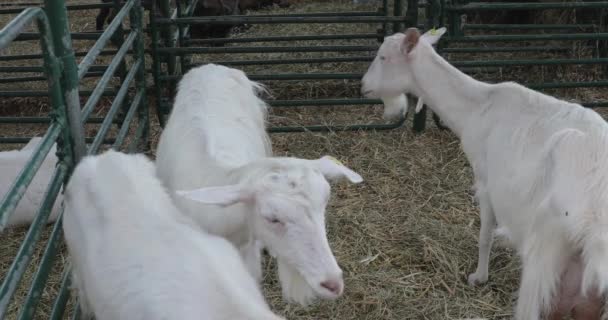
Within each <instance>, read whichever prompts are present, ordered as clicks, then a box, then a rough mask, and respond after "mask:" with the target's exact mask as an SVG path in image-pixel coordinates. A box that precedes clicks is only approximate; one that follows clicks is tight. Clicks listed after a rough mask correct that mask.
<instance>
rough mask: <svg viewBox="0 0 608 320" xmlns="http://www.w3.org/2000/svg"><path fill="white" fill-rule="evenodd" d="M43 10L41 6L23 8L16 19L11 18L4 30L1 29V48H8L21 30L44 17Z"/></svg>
mask: <svg viewBox="0 0 608 320" xmlns="http://www.w3.org/2000/svg"><path fill="white" fill-rule="evenodd" d="M42 14H43V11H42V9H40V8H29V9H26V10H23V12H21V14H19V15H18V16H17V17H15V19H13V20H11V21H10V22H9V23H8V24H7V25H6V26H5V27H4V28H2V30H0V49H4V48H6V47H7V46H8V45H9V44H10V43H11V42H13V41H14V40H15V39H16V38H17V37H18V36H19V33H20V32H21V30H23V29H25V28H26V27H28V26H29V24H30V22H32V21H33V20H34V19H36V18H38V19H46V18H42Z"/></svg>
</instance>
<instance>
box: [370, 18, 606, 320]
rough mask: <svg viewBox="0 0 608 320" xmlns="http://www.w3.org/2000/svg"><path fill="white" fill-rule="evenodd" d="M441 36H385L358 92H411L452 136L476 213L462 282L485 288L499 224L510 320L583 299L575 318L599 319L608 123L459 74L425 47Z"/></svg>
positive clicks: (551, 312) (517, 88)
mask: <svg viewBox="0 0 608 320" xmlns="http://www.w3.org/2000/svg"><path fill="white" fill-rule="evenodd" d="M444 32H445V28H441V29H439V30H431V31H429V32H427V33H425V34H424V35H422V36H421V35H420V33H419V32H418V30H417V29H408V30H407V32H406V33H405V34H403V33H398V34H395V35H393V36H390V37H388V38H386V40H385V42H384V43H383V44H382V46H381V47H380V49H379V51H378V54H377V56H376V58H375V59H374V61H373V62H372V64H371V66H370V67H369V70H368V71H367V73H366V74H365V76H364V77H363V80H362V93H363V94H364V95H366V96H368V97H376V98H378V97H385V98H386V97H396V96H399V95H401V94H403V93H404V92H406V93H412V94H414V95H416V96H418V97H419V98H420V99H422V100H424V102H425V103H427V104H428V105H429V107H431V108H432V109H433V111H434V112H436V113H437V114H438V115H439V116H440V117H441V119H442V120H444V121H445V123H446V124H447V125H448V126H449V127H450V129H451V130H452V131H453V132H454V133H455V134H456V135H457V136H458V137H459V138H460V140H461V142H462V146H463V149H464V151H465V153H466V155H467V158H468V160H469V162H470V163H471V165H472V168H473V171H474V175H475V187H476V188H475V189H476V197H477V200H478V202H479V206H480V211H481V213H480V216H481V230H480V235H479V261H478V266H477V270H476V271H475V273H473V274H471V275H470V277H469V283H470V284H476V283H483V282H485V281H487V278H488V260H489V254H490V248H491V245H492V232H493V229H494V228H495V226H496V224H498V227H499V228H500V230H502V231H503V233H506V234H508V235H509V238H510V240H511V242H512V244H513V245H514V247H515V248H516V249H517V252H518V253H519V254H520V255H521V258H522V261H523V274H522V280H521V286H520V289H519V299H518V302H517V307H516V311H515V317H516V319H519V320H534V319H538V318H539V317H541V316H554V317H556V316H559V314H560V313H569V312H570V311H571V309H572V308H573V306H574V305H575V304H577V301H579V300H577V299H580V298H585V294H587V296H586V299H587V300H588V301H591V302H593V301H595V303H590V304H587V305H586V306H581V305H582V304H579V306H576V307H574V312H575V315H576V316H577V317H585V316H588V315H595V316H596V317H599V313H600V311H599V308H600V307H601V303H599V302H600V299H599V297H601V296H602V295H605V294H606V293H607V291H608V267H607V266H608V209H607V208H608V198H607V197H606V195H607V194H608V125H607V124H606V123H605V122H604V120H603V119H602V118H601V117H600V116H599V115H598V114H597V113H595V112H593V111H591V110H588V109H585V108H583V107H582V106H580V105H578V104H574V103H568V102H565V101H561V100H558V99H555V98H553V97H550V96H547V95H544V94H542V93H539V92H536V91H533V90H530V89H527V88H525V87H523V86H521V85H518V84H515V83H510V82H508V83H499V84H487V83H484V82H480V81H477V80H474V79H473V78H471V77H469V76H468V75H465V74H464V73H462V72H460V71H459V70H457V69H456V68H454V67H453V66H451V65H450V64H449V63H448V62H446V61H445V60H444V59H443V58H442V57H441V56H439V55H438V54H437V53H436V52H435V51H434V50H433V48H432V46H431V45H432V44H434V43H436V42H437V41H438V40H439V38H440V37H441V35H442V34H443V33H444ZM579 257H580V260H579ZM577 279H579V280H580V281H578V282H577ZM558 286H561V288H560V287H558ZM556 302H557V303H556Z"/></svg>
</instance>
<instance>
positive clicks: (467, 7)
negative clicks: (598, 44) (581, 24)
mask: <svg viewBox="0 0 608 320" xmlns="http://www.w3.org/2000/svg"><path fill="white" fill-rule="evenodd" d="M606 7H608V1H593V2H590V1H589V2H585V1H582V2H578V1H568V2H540V3H521V2H510V3H509V2H503V3H483V2H478V3H468V4H464V5H448V6H446V7H445V10H447V11H454V12H465V11H481V10H485V11H489V10H544V9H584V8H587V9H602V8H606Z"/></svg>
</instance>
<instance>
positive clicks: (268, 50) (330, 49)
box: [157, 45, 378, 54]
mask: <svg viewBox="0 0 608 320" xmlns="http://www.w3.org/2000/svg"><path fill="white" fill-rule="evenodd" d="M376 50H378V47H377V46H338V45H336V46H314V47H311V46H297V47H293V46H289V47H288V46H284V47H266V46H265V47H261V46H260V47H219V48H218V47H214V48H208V47H189V48H158V50H157V53H162V54H167V53H178V54H183V53H272V52H333V51H335V52H347V51H376Z"/></svg>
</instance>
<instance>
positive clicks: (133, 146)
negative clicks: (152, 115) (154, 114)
mask: <svg viewBox="0 0 608 320" xmlns="http://www.w3.org/2000/svg"><path fill="white" fill-rule="evenodd" d="M142 116H143V118H144V119H143V121H140V122H139V124H138V125H137V129H135V138H134V139H133V140H132V141H131V143H130V144H129V148H128V149H129V151H128V152H129V153H134V152H138V151H142V150H138V147H139V146H138V141H139V140H140V139H142V138H143V136H144V135H145V134H146V133H145V132H146V130H147V129H146V126H147V122H148V114H147V113H145V114H143V115H142Z"/></svg>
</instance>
